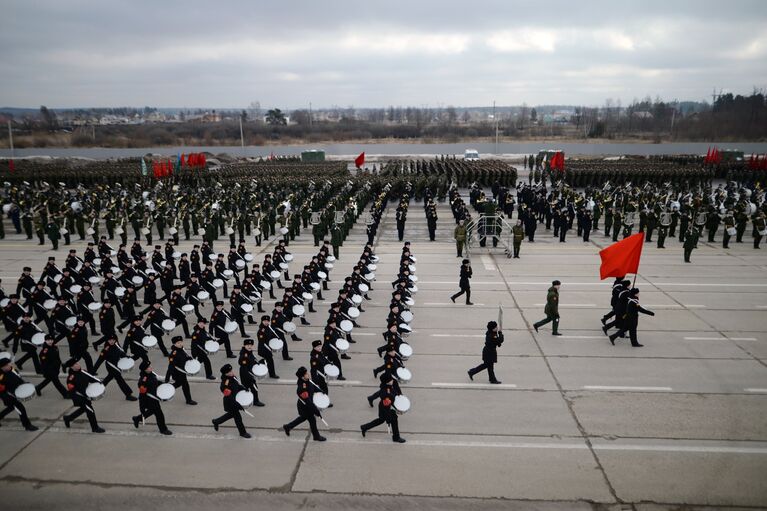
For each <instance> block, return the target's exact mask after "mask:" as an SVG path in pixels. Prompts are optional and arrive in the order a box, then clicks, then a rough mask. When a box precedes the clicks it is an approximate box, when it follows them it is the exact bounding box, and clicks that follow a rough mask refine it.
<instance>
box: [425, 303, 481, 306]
mask: <svg viewBox="0 0 767 511" xmlns="http://www.w3.org/2000/svg"><path fill="white" fill-rule="evenodd" d="M423 304H424V305H441V306H443V307H446V306H448V305H451V306H452V304H451V303H448V302H424V303H423ZM456 305H466V304H464V303H460V302H458V303H456ZM474 305H485V304H484V303H475V304H474Z"/></svg>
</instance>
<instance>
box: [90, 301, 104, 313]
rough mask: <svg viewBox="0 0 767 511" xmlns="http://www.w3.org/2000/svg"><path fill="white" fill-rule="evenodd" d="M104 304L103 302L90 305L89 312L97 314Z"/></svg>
mask: <svg viewBox="0 0 767 511" xmlns="http://www.w3.org/2000/svg"><path fill="white" fill-rule="evenodd" d="M101 307H102V304H101V302H91V303H89V304H88V310H89V311H91V312H97V311H99V310H101Z"/></svg>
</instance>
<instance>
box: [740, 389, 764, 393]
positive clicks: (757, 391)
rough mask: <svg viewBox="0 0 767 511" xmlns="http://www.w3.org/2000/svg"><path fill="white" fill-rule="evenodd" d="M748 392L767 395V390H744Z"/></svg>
mask: <svg viewBox="0 0 767 511" xmlns="http://www.w3.org/2000/svg"><path fill="white" fill-rule="evenodd" d="M743 390H745V391H746V392H756V393H759V394H767V389H743Z"/></svg>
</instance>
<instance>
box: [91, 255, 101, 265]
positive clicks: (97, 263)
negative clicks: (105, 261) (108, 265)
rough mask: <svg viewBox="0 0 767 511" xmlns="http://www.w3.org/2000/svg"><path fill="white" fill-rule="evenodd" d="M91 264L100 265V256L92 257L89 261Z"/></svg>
mask: <svg viewBox="0 0 767 511" xmlns="http://www.w3.org/2000/svg"><path fill="white" fill-rule="evenodd" d="M91 264H92V265H93V266H96V267H99V266H101V258H100V257H96V258H95V259H93V261H91Z"/></svg>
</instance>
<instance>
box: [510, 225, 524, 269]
mask: <svg viewBox="0 0 767 511" xmlns="http://www.w3.org/2000/svg"><path fill="white" fill-rule="evenodd" d="M511 234H512V235H513V239H512V242H513V245H514V259H519V249H520V248H521V247H522V240H523V239H524V237H525V228H524V226H523V225H522V220H517V223H516V224H515V225H514V227H512V228H511Z"/></svg>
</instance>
